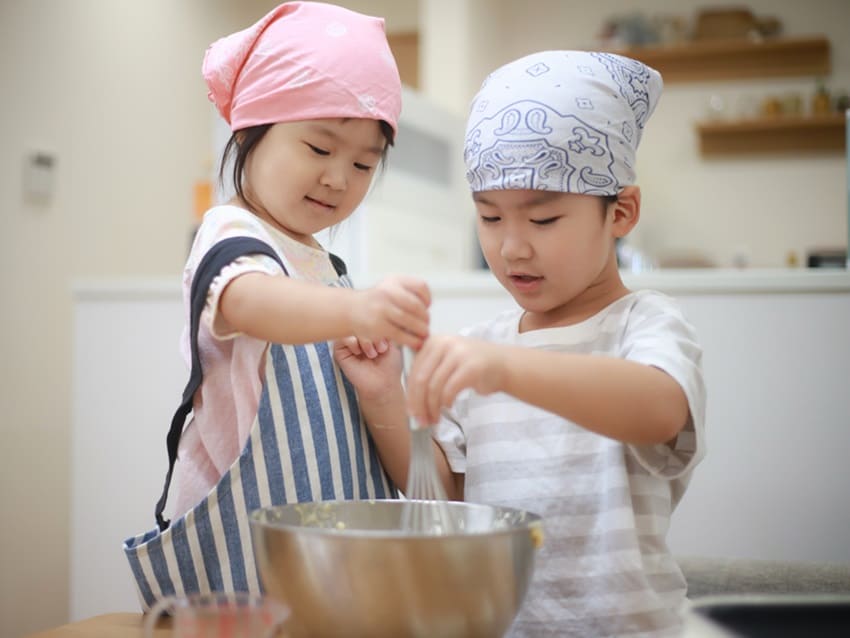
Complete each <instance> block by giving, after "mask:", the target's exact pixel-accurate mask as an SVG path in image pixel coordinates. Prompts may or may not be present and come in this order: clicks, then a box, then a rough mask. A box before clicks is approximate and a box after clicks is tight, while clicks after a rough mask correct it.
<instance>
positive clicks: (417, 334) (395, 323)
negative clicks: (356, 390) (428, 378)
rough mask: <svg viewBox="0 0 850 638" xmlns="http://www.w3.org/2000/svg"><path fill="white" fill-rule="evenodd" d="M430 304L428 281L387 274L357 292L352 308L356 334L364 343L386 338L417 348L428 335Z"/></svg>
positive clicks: (352, 322) (376, 341) (352, 319)
mask: <svg viewBox="0 0 850 638" xmlns="http://www.w3.org/2000/svg"><path fill="white" fill-rule="evenodd" d="M430 305H431V291H430V290H429V289H428V284H426V283H425V281H423V280H422V279H418V278H416V277H405V276H394V277H388V278H387V279H384V280H383V281H382V282H381V283H379V284H378V285H377V286H375V287H373V288H369V289H367V290H363V291H359V292H358V297H357V298H356V302H355V303H354V304H353V305H352V308H351V324H352V328H353V332H354V335H355V336H356V337H357V338H358V339H359V341H360V343H361V344H365V343H368V342H374V343H378V342H380V341H381V340H386V341H389V342H392V343H397V344H399V345H405V346H408V347H410V348H413V349H414V350H418V349H419V348H420V347H421V346H422V342H423V341H424V340H425V338H426V337H427V336H428V306H430ZM364 352H366V351H365V350H364Z"/></svg>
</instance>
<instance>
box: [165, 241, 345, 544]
mask: <svg viewBox="0 0 850 638" xmlns="http://www.w3.org/2000/svg"><path fill="white" fill-rule="evenodd" d="M244 255H268V256H269V257H271V258H272V259H274V260H275V261H276V262H277V263H278V264H280V267H281V268H283V272H284V274H285V275H287V276H288V274H289V273H287V272H286V266H284V265H283V262H282V261H281V260H280V257H278V255H277V253H276V252H275V251H274V249H273V248H272V247H271V246H269V245H268V244H267V243H265V242H264V241H261V240H259V239H256V238H254V237H229V238H227V239H222V240H221V241H219V242H217V243H216V244H214V245H213V247H212V248H210V250H209V251H208V252H207V254H206V255H204V257H203V259H201V263H200V264H198V268H197V269H196V270H195V275H194V277H193V279H192V287H191V291H190V294H189V298H190V313H189V345H190V348H191V350H192V369H191V372H190V374H189V382H188V383H187V384H186V389H185V390H183V398H182V402H181V403H180V407H178V408H177V411H176V412H175V413H174V417H172V419H171V427H170V428H169V430H168V436H167V437H166V440H165V441H166V447H167V449H168V472H167V473H166V475H165V485H164V487H163V488H162V496H160V497H159V501H158V502H157V504H156V509H155V512H154V514H155V516H156V524H157V526H158V527H159V530H160V531H164V530H165V529H166V528H167V527H168V525H169V524H170V523H171V521H167V520H165V518H164V517H163V512H164V511H165V502H166V500H167V499H168V488H169V487H170V485H171V475H172V474H173V472H174V463H175V462H176V461H177V449H178V447H179V446H180V437H181V436H182V434H183V427H184V425H185V423H186V417H187V416H188V415H189V412H191V410H192V399H193V397H194V396H195V391H196V390H197V389H198V388H199V387H200V385H201V381H202V379H203V370H202V369H201V356H200V354H199V352H198V330H199V326H200V322H201V312H202V311H203V309H204V306H205V305H206V302H207V290H208V289H209V287H210V284H211V283H212V281H213V279H215V278H216V277H217V276H218V274H219V273H220V272H221V269H222V268H224V267H225V266H227V265H228V264H230V263H232V262H233V261H235V260H236V259H238V258H239V257H242V256H244ZM328 255H329V256H330V260H331V264H332V265H333V268H334V270H335V271H336V273H337V275H339V276H340V277H342V276H344V275H345V274H346V272H347V270H346V267H345V262H343V260H342V259H340V258H339V257H337V256H336V255H334V254H331V253H328Z"/></svg>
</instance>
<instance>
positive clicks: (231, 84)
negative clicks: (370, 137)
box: [202, 2, 401, 131]
mask: <svg viewBox="0 0 850 638" xmlns="http://www.w3.org/2000/svg"><path fill="white" fill-rule="evenodd" d="M202 71H203V75H204V79H205V80H206V82H207V86H208V87H209V98H210V101H212V102H213V103H214V104H215V105H216V108H218V111H219V113H221V115H222V117H224V119H225V120H226V121H227V123H228V124H230V128H231V130H233V131H238V130H240V129H243V128H246V127H248V126H256V125H258V124H274V123H276V122H292V121H298V120H313V119H322V118H342V117H360V118H371V119H376V120H384V121H386V122H387V123H389V124H390V125H391V126H392V127H393V129H394V130H397V126H398V116H399V113H400V112H401V80H400V79H399V75H398V68H397V67H396V62H395V58H393V55H392V52H391V51H390V47H389V45H388V44H387V38H386V34H385V33H384V20H383V19H382V18H373V17H371V16H365V15H362V14H360V13H356V12H354V11H350V10H348V9H344V8H342V7H338V6H336V5H331V4H324V3H319V2H287V3H284V4H281V5H280V6H278V7H277V8H276V9H274V10H272V11H271V12H269V13H268V14H267V15H266V16H264V17H263V18H262V19H261V20H260V21H259V22H257V23H256V24H254V25H253V26H251V27H248V28H247V29H244V30H242V31H238V32H236V33H233V34H231V35H229V36H226V37H224V38H221V39H220V40H217V41H216V42H214V43H213V44H211V45H210V46H209V48H208V49H207V52H206V55H205V56H204V63H203V69H202Z"/></svg>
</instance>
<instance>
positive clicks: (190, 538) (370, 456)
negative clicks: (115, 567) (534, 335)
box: [124, 276, 397, 611]
mask: <svg viewBox="0 0 850 638" xmlns="http://www.w3.org/2000/svg"><path fill="white" fill-rule="evenodd" d="M338 285H343V286H346V287H350V285H351V284H350V282H349V281H348V278H347V277H346V276H342V277H341V279H340V280H339V282H338ZM265 375H266V376H265V384H264V387H263V391H262V395H261V397H260V403H259V408H258V411H257V417H256V419H255V420H254V424H253V426H252V428H251V433H250V436H249V438H248V441H247V443H246V444H245V447H244V449H243V450H242V452H241V454H240V456H239V458H238V459H237V460H236V461H235V462H234V463H233V465H232V466H231V467H230V469H229V470H228V471H227V472H226V473H225V474H224V476H222V478H221V480H220V481H219V482H218V484H217V485H216V486H215V487H214V488H213V489H212V491H211V492H210V493H209V494H208V495H207V496H206V498H204V499H203V500H202V501H201V502H200V503H198V504H197V505H196V506H195V507H194V508H192V509H191V510H189V511H188V512H187V513H186V514H184V515H183V516H181V517H179V518H177V519H176V520H174V521H172V523H171V525H170V526H169V527H168V528H166V529H165V530H164V531H160V530H159V529H154V530H152V531H150V532H147V533H145V534H142V535H139V536H136V537H133V538H129V539H127V540H126V541H124V553H125V555H126V556H127V559H128V560H129V562H130V568H131V570H132V572H133V575H134V576H135V581H136V588H137V591H138V594H139V599H140V601H141V604H142V608H143V610H144V611H148V610H149V609H150V607H151V606H152V605H153V604H154V603H155V602H156V601H157V600H159V599H160V598H162V597H165V596H170V595H178V596H179V595H184V594H190V593H196V592H200V593H208V592H220V591H225V592H230V591H249V592H254V593H259V592H261V585H260V582H259V579H258V576H257V570H256V565H255V561H254V553H253V548H252V545H251V533H250V529H249V524H248V514H249V513H250V512H252V511H253V510H255V509H258V508H260V507H267V506H272V505H282V504H285V503H293V502H306V501H323V500H331V499H349V500H351V499H374V498H395V497H396V495H397V493H396V490H395V488H394V487H392V485H391V483H390V482H389V480H388V479H387V476H386V474H385V473H384V471H383V468H382V466H381V464H380V462H379V460H378V455H377V451H376V449H375V446H374V443H373V442H372V439H371V437H370V436H369V433H368V431H367V429H366V427H365V424H364V423H363V420H362V419H361V416H360V410H359V407H358V402H357V397H356V395H355V392H354V388H353V387H352V386H351V384H350V383H349V382H348V380H347V379H346V378H345V377H344V376H343V375H342V373H341V371H340V369H339V367H338V366H337V365H336V363H335V362H334V360H333V354H332V344H331V343H330V342H320V343H314V344H308V345H299V346H292V345H280V344H270V346H269V349H268V351H267V355H266V367H265Z"/></svg>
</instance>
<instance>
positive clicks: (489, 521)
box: [250, 500, 542, 638]
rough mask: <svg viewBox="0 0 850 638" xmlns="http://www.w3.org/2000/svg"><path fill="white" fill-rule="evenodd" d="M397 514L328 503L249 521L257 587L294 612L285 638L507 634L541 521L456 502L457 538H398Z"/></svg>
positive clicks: (398, 507) (394, 509) (368, 504)
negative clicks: (258, 582)
mask: <svg viewBox="0 0 850 638" xmlns="http://www.w3.org/2000/svg"><path fill="white" fill-rule="evenodd" d="M411 505H412V506H413V507H433V504H431V503H428V502H425V501H412V502H411ZM404 506H405V503H404V501H394V500H378V501H325V502H317V503H298V504H291V505H283V506H278V507H269V508H264V509H260V510H258V511H256V512H254V513H253V514H252V515H251V519H250V521H251V523H250V524H251V535H252V539H253V544H254V554H255V556H256V560H257V569H258V572H259V576H260V580H261V581H262V583H263V587H264V588H265V590H266V594H267V595H269V596H271V597H273V598H275V599H277V600H279V601H281V602H283V603H285V604H286V605H288V606H289V608H290V610H291V612H292V622H291V623H290V624H289V625H288V626H287V629H288V631H287V636H289V635H291V636H293V637H294V638H301V637H302V636H304V637H309V638H325V637H329V636H346V637H349V636H350V637H353V638H359V637H364V638H365V637H368V638H384V637H386V638H406V637H411V638H412V637H416V638H419V637H422V638H453V637H458V638H460V637H463V638H478V637H481V638H495V637H498V636H502V635H504V633H505V632H506V631H507V629H508V627H509V626H510V624H511V622H512V621H513V619H514V617H515V616H516V614H517V611H519V607H520V604H521V603H522V600H523V598H524V596H525V593H526V589H527V588H528V584H529V581H530V580H531V575H532V572H533V570H534V555H535V549H536V548H537V547H539V546H540V544H541V543H542V525H541V519H540V517H539V516H537V515H536V514H532V513H530V512H525V511H522V510H516V509H509V508H503V507H491V506H488V505H475V504H470V503H454V502H453V503H449V504H447V506H448V510H449V515H450V516H452V517H453V519H454V520H455V521H456V522H457V524H458V526H459V529H460V530H461V531H460V532H459V533H457V534H453V535H451V536H428V535H411V534H408V533H406V532H403V531H402V530H401V513H402V509H403V508H404Z"/></svg>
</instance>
